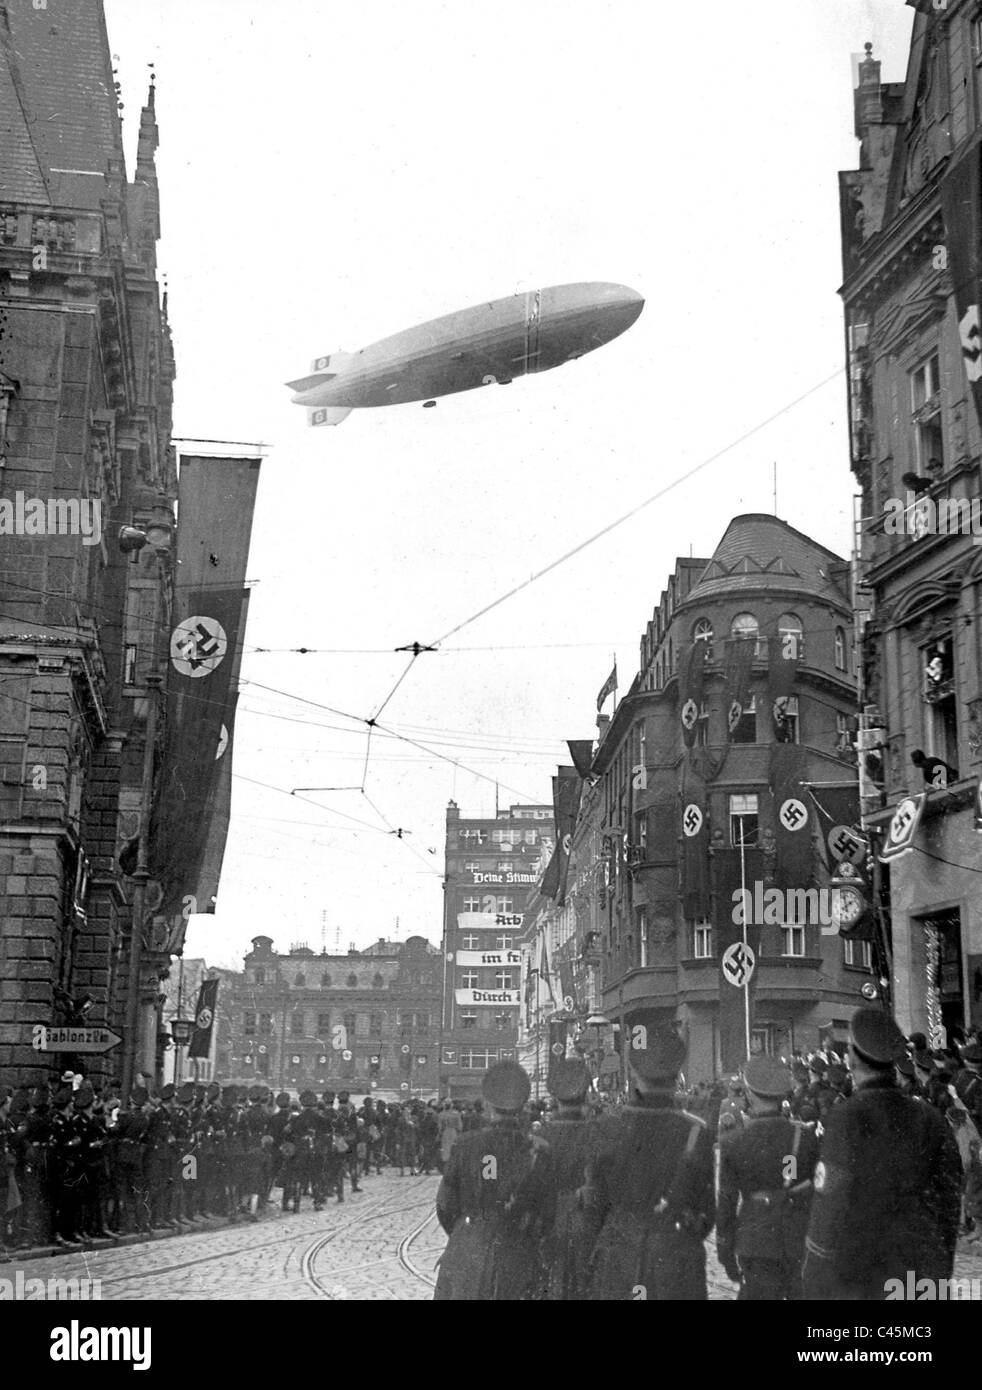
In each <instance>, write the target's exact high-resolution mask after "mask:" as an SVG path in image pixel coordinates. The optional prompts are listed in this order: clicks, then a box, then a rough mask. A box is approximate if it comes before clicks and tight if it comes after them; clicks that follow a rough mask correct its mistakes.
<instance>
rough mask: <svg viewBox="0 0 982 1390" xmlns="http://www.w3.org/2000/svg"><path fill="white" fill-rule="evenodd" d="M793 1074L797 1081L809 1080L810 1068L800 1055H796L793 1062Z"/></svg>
mask: <svg viewBox="0 0 982 1390" xmlns="http://www.w3.org/2000/svg"><path fill="white" fill-rule="evenodd" d="M791 1076H792V1078H793V1079H794V1080H795V1081H807V1080H808V1068H807V1067H806V1066H805V1064H804V1062H802V1061H801V1059H800V1058H799V1057H796V1058H795V1059H794V1061H793V1062H792V1063H791Z"/></svg>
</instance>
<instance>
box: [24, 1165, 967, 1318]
mask: <svg viewBox="0 0 982 1390" xmlns="http://www.w3.org/2000/svg"><path fill="white" fill-rule="evenodd" d="M438 1182H439V1179H438V1178H437V1177H416V1178H409V1177H406V1178H398V1177H394V1176H390V1175H388V1174H386V1175H384V1176H382V1177H373V1178H370V1179H368V1180H366V1182H365V1185H364V1188H363V1191H361V1192H358V1193H354V1194H352V1193H350V1192H349V1193H348V1194H347V1196H346V1198H345V1201H344V1204H343V1206H339V1205H338V1204H337V1203H331V1204H329V1205H328V1206H327V1207H326V1208H325V1210H324V1211H322V1212H315V1211H313V1209H312V1208H311V1206H310V1199H309V1198H305V1199H304V1207H303V1210H302V1211H301V1213H300V1214H299V1215H298V1216H293V1215H284V1214H283V1213H282V1212H281V1211H280V1209H279V1207H278V1205H271V1207H270V1208H269V1209H268V1211H267V1214H266V1215H265V1216H263V1217H262V1218H261V1219H260V1221H258V1222H256V1223H252V1222H242V1223H240V1224H236V1225H234V1226H228V1227H222V1228H219V1229H217V1230H210V1231H196V1232H195V1231H191V1232H188V1233H187V1234H184V1235H179V1236H172V1237H168V1238H167V1239H157V1240H153V1241H150V1242H145V1243H142V1244H136V1245H127V1246H123V1247H117V1248H114V1249H97V1250H87V1251H81V1252H79V1253H78V1254H71V1255H58V1256H49V1257H43V1258H40V1259H31V1260H29V1261H25V1262H24V1263H23V1266H22V1268H23V1271H24V1277H25V1278H26V1279H42V1280H47V1279H49V1278H51V1277H56V1278H59V1279H82V1278H88V1279H90V1280H99V1281H100V1284H101V1297H102V1299H103V1300H104V1301H105V1300H117V1299H118V1300H124V1301H128V1300H144V1299H146V1300H150V1301H153V1300H167V1299H192V1300H196V1299H201V1300H222V1299H233V1300H235V1299H256V1300H260V1301H265V1300H275V1299H325V1298H326V1299H331V1300H338V1301H341V1300H345V1299H354V1300H363V1299H381V1300H383V1301H385V1300H389V1301H393V1300H395V1301H398V1302H402V1301H406V1300H414V1301H420V1300H428V1299H431V1298H432V1296H433V1285H434V1283H435V1279H436V1266H437V1261H438V1260H439V1257H440V1254H441V1252H442V1251H443V1248H444V1246H445V1245H446V1237H445V1235H444V1234H443V1232H442V1231H441V1229H440V1227H439V1225H438V1224H437V1222H436V1218H435V1215H434V1210H433V1204H434V1199H435V1197H436V1189H437V1185H438ZM274 1196H276V1197H277V1198H278V1196H279V1193H278V1192H276V1193H275V1194H274ZM706 1251H707V1274H708V1289H709V1298H710V1300H711V1301H716V1302H723V1301H731V1300H732V1299H733V1298H734V1297H735V1294H736V1289H735V1286H734V1285H733V1284H731V1283H730V1281H729V1279H728V1278H727V1277H726V1274H725V1273H724V1271H723V1269H722V1267H721V1266H720V1264H719V1262H718V1260H717V1259H716V1247H715V1239H714V1238H710V1240H709V1241H708V1242H707V1246H706ZM15 1265H16V1257H15V1259H14V1260H13V1261H12V1263H11V1264H10V1265H6V1266H4V1267H3V1269H2V1274H3V1276H4V1277H5V1278H8V1279H9V1278H11V1277H12V1275H13V1272H14V1266H15ZM955 1277H956V1278H960V1279H975V1280H977V1281H978V1284H977V1285H976V1290H975V1292H976V1294H978V1293H979V1290H980V1287H982V1244H975V1245H971V1246H969V1245H968V1244H967V1243H966V1242H964V1241H961V1242H959V1249H958V1255H957V1257H956V1261H955Z"/></svg>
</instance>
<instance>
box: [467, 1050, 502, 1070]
mask: <svg viewBox="0 0 982 1390" xmlns="http://www.w3.org/2000/svg"><path fill="white" fill-rule="evenodd" d="M497 1060H498V1050H497V1048H494V1047H462V1048H461V1049H460V1065H461V1067H463V1069H464V1071H487V1069H488V1067H493V1066H494V1064H495V1062H497Z"/></svg>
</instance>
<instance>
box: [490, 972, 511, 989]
mask: <svg viewBox="0 0 982 1390" xmlns="http://www.w3.org/2000/svg"><path fill="white" fill-rule="evenodd" d="M494 987H495V989H514V988H515V976H514V975H513V974H512V972H511V971H510V970H496V971H495V973H494Z"/></svg>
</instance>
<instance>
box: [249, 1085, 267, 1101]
mask: <svg viewBox="0 0 982 1390" xmlns="http://www.w3.org/2000/svg"><path fill="white" fill-rule="evenodd" d="M268 1094H269V1092H268V1091H267V1089H266V1087H265V1086H250V1087H249V1101H250V1103H251V1104H252V1105H262V1103H263V1102H264V1101H265V1099H266V1097H267V1095H268Z"/></svg>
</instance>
